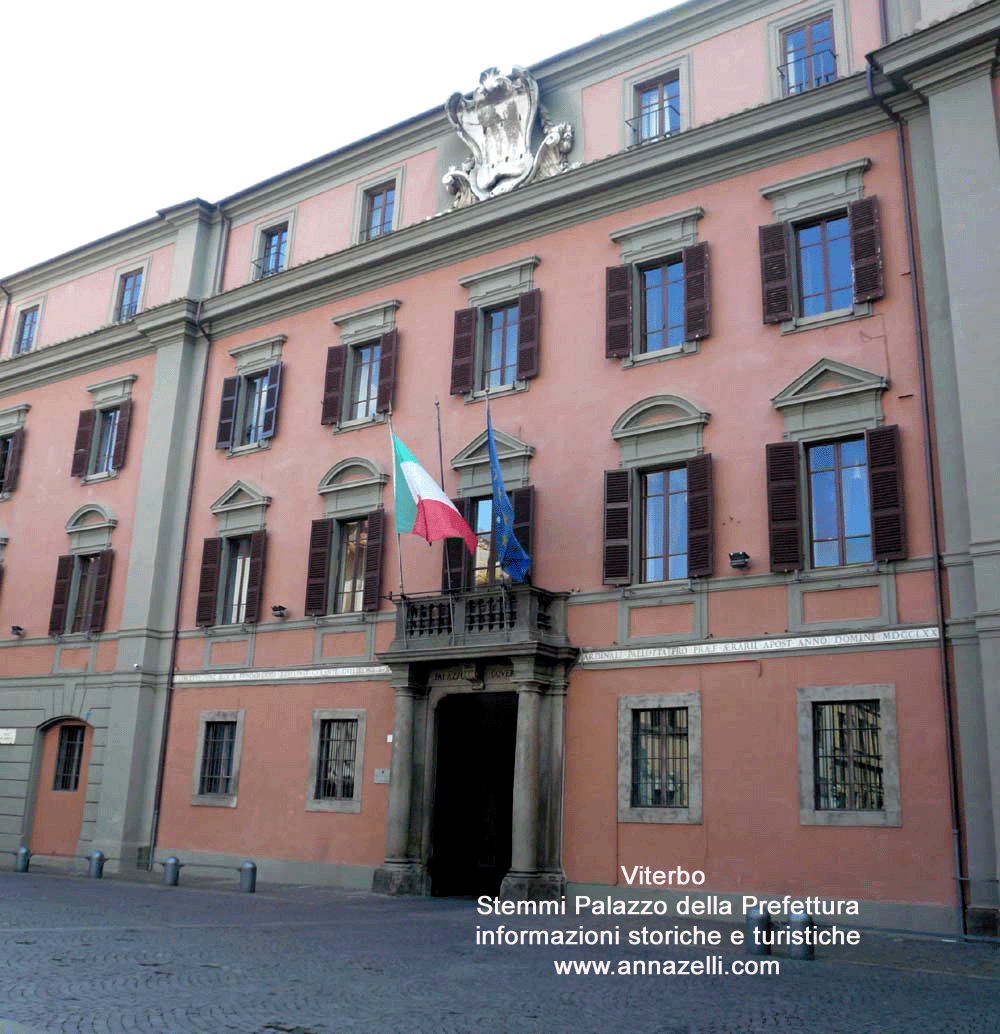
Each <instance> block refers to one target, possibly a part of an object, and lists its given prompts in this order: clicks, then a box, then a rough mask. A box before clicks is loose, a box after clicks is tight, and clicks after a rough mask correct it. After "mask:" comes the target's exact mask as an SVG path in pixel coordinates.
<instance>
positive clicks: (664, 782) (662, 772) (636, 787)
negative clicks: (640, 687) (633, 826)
mask: <svg viewBox="0 0 1000 1034" xmlns="http://www.w3.org/2000/svg"><path fill="white" fill-rule="evenodd" d="M688 790H689V782H688V712H687V708H686V707H663V708H656V709H649V710H640V709H638V708H637V709H636V710H634V711H633V712H632V794H631V798H632V807H633V808H686V807H687V806H688Z"/></svg>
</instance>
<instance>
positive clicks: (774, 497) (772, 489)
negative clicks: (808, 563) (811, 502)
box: [767, 442, 803, 571]
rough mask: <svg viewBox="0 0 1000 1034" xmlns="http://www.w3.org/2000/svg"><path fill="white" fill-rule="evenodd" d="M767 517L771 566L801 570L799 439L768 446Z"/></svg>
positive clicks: (781, 569)
mask: <svg viewBox="0 0 1000 1034" xmlns="http://www.w3.org/2000/svg"><path fill="white" fill-rule="evenodd" d="M767 520H768V531H769V540H770V546H771V570H772V571H800V570H801V569H802V566H803V549H802V500H801V490H800V488H799V443H798V442H774V443H772V444H770V445H768V447H767Z"/></svg>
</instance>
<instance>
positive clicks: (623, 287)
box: [604, 266, 632, 359]
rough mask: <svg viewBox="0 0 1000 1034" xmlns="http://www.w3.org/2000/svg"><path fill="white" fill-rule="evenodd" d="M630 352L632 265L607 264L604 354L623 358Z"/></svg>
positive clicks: (609, 356)
mask: <svg viewBox="0 0 1000 1034" xmlns="http://www.w3.org/2000/svg"><path fill="white" fill-rule="evenodd" d="M631 352H632V267H631V266H608V268H607V270H606V272H605V323H604V354H605V355H606V356H607V357H608V359H625V358H627V357H628V356H629V355H630V354H631Z"/></svg>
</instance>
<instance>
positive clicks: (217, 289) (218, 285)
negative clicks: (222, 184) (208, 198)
mask: <svg viewBox="0 0 1000 1034" xmlns="http://www.w3.org/2000/svg"><path fill="white" fill-rule="evenodd" d="M219 211H220V212H221V213H222V222H221V223H220V225H219V248H218V250H217V251H216V254H215V283H214V284H213V285H212V294H222V279H223V277H224V276H225V275H226V259H227V258H229V230H230V227H231V226H232V225H233V220H232V219H231V218H230V217H229V216H228V215H226V214H225V213H224V212H222V209H221V208H220V209H219ZM199 326H200V324H199ZM202 333H204V331H202ZM206 337H207V335H206Z"/></svg>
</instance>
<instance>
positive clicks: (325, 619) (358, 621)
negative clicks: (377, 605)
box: [313, 610, 377, 626]
mask: <svg viewBox="0 0 1000 1034" xmlns="http://www.w3.org/2000/svg"><path fill="white" fill-rule="evenodd" d="M376 613H377V612H376V611H373V610H372V611H368V610H352V611H351V612H350V613H348V614H343V613H341V614H314V615H313V621H315V622H316V624H317V625H324V626H326V625H332V626H337V625H340V626H350V625H365V624H367V623H368V622H369V621H370V620H371V619H372V618H373V617H375V615H376Z"/></svg>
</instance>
